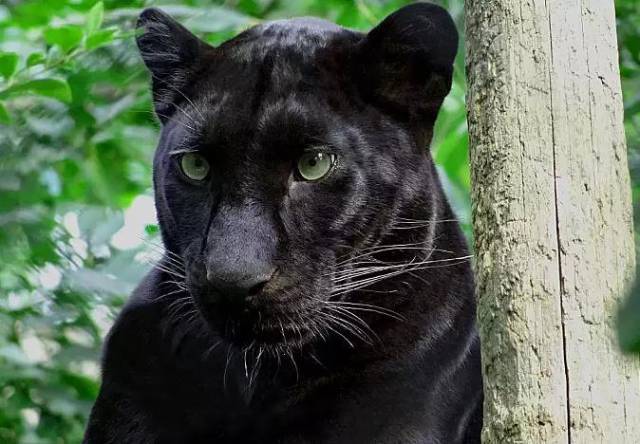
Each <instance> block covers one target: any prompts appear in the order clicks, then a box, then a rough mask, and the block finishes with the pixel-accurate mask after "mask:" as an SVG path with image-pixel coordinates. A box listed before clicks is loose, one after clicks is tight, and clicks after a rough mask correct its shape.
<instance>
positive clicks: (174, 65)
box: [136, 8, 213, 123]
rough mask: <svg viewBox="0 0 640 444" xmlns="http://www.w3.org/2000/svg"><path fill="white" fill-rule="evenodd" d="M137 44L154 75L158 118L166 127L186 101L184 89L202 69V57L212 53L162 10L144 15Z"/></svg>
mask: <svg viewBox="0 0 640 444" xmlns="http://www.w3.org/2000/svg"><path fill="white" fill-rule="evenodd" d="M136 29H137V31H138V35H137V37H136V43H137V44H138V49H139V50H140V55H141V56H142V60H143V61H144V63H145V65H146V66H147V68H148V69H149V71H150V72H151V76H152V92H153V102H154V106H155V109H156V114H158V117H159V118H160V120H161V121H162V122H163V123H165V122H166V120H167V119H169V117H171V115H172V114H173V113H174V111H175V109H176V106H177V105H178V104H179V102H180V101H182V100H184V98H185V95H186V93H185V91H183V89H184V88H185V86H187V85H188V84H189V81H190V80H191V79H192V78H193V77H194V74H195V73H196V71H197V70H198V69H199V65H200V62H201V61H202V55H203V54H204V52H205V51H207V50H211V49H213V47H211V46H209V45H208V44H207V43H205V42H203V41H202V40H200V39H199V38H198V37H196V36H195V35H193V34H192V33H191V32H189V31H188V30H187V29H186V28H185V27H184V26H182V25H181V24H180V23H178V22H176V21H175V20H174V19H173V18H171V17H170V16H169V15H167V14H165V13H164V12H162V11H161V10H159V9H156V8H148V9H145V10H144V11H142V13H141V14H140V17H139V18H138V23H137V26H136Z"/></svg>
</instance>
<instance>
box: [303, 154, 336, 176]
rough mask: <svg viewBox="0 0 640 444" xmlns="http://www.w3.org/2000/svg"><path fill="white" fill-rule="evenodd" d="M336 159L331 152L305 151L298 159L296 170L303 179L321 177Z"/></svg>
mask: <svg viewBox="0 0 640 444" xmlns="http://www.w3.org/2000/svg"><path fill="white" fill-rule="evenodd" d="M335 161H336V156H334V155H333V154H328V153H323V152H321V151H316V152H310V153H305V154H303V155H302V157H300V159H299V160H298V172H299V173H300V176H301V177H302V178H303V179H304V180H309V181H312V180H318V179H322V178H323V177H324V176H326V175H327V173H328V172H329V171H330V170H331V167H332V166H333V164H334V163H335Z"/></svg>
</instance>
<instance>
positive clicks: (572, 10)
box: [466, 0, 640, 444]
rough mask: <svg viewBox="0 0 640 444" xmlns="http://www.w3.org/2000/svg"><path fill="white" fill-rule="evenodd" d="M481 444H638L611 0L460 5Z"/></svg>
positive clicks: (637, 372) (627, 218)
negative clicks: (627, 346) (624, 307)
mask: <svg viewBox="0 0 640 444" xmlns="http://www.w3.org/2000/svg"><path fill="white" fill-rule="evenodd" d="M466 35H467V75H468V82H469V92H468V122H469V136H470V142H471V143H470V146H471V148H470V154H471V171H472V193H473V196H472V197H473V199H472V200H473V225H474V234H475V249H476V273H477V282H478V284H477V285H478V287H477V291H478V297H479V307H478V318H479V323H480V332H481V338H482V353H483V371H484V381H485V417H484V421H485V427H484V430H483V434H482V436H483V442H491V443H512V442H523V443H556V442H558V443H571V442H574V443H597V442H603V443H616V444H618V443H637V442H640V362H639V360H638V358H637V357H635V358H634V357H624V356H622V355H621V353H620V352H619V351H618V350H619V349H618V344H617V342H616V339H615V331H614V328H613V324H614V321H615V309H616V305H617V303H618V301H619V300H620V298H621V297H622V296H623V294H624V291H625V290H626V288H627V287H628V286H629V283H630V282H629V281H630V279H631V278H632V276H633V270H634V249H633V228H632V213H631V193H630V185H629V172H628V168H627V159H626V147H625V140H624V127H623V110H622V96H621V93H620V78H619V72H618V61H617V60H618V59H617V57H618V52H617V44H616V33H615V13H614V2H613V0H582V1H580V0H546V1H545V0H528V1H521V0H493V1H489V0H487V1H479V0H467V2H466Z"/></svg>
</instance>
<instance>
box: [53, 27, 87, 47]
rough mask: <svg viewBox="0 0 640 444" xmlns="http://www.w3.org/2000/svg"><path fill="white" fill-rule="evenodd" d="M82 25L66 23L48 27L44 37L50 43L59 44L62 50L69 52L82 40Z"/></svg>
mask: <svg viewBox="0 0 640 444" xmlns="http://www.w3.org/2000/svg"><path fill="white" fill-rule="evenodd" d="M82 37H83V32H82V27H80V26H78V25H65V26H60V27H58V28H48V29H46V30H45V31H44V39H45V41H46V42H47V43H48V44H50V45H58V46H59V47H60V48H61V49H62V51H64V52H69V51H70V50H71V49H73V48H74V47H76V46H78V45H79V44H80V42H81V41H82Z"/></svg>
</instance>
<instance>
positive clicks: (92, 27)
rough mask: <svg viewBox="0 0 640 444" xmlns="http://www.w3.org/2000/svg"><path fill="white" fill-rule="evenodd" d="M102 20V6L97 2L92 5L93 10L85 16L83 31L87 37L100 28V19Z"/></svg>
mask: <svg viewBox="0 0 640 444" xmlns="http://www.w3.org/2000/svg"><path fill="white" fill-rule="evenodd" d="M103 18H104V4H103V3H102V2H98V3H96V4H95V5H93V8H91V10H90V11H89V13H88V14H87V22H86V24H85V26H84V31H85V33H86V34H87V36H90V35H93V34H94V33H95V32H96V31H98V30H99V29H100V26H102V19H103Z"/></svg>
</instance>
